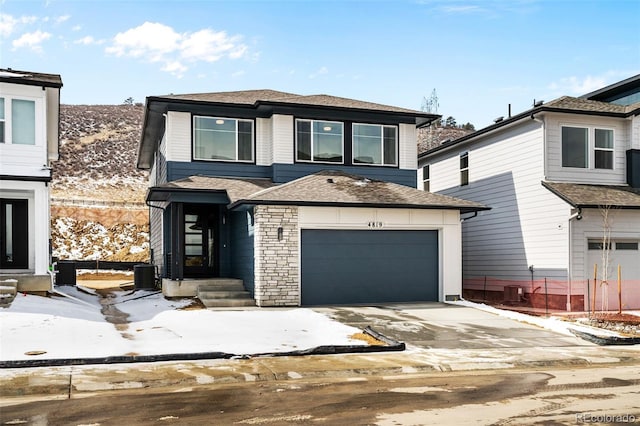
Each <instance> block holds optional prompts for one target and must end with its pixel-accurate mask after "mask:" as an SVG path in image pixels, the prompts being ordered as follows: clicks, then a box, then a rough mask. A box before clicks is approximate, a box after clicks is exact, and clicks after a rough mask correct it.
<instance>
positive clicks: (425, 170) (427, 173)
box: [422, 164, 431, 192]
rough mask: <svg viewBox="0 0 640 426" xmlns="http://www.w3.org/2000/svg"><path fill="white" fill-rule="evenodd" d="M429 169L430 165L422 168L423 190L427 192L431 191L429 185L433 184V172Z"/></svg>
mask: <svg viewBox="0 0 640 426" xmlns="http://www.w3.org/2000/svg"><path fill="white" fill-rule="evenodd" d="M429 169H430V167H429V164H427V165H426V166H424V167H423V168H422V189H423V190H424V191H427V192H429V191H430V190H431V185H430V184H429V183H430V182H431V175H430V173H431V171H430V170H429Z"/></svg>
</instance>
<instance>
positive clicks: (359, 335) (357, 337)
mask: <svg viewBox="0 0 640 426" xmlns="http://www.w3.org/2000/svg"><path fill="white" fill-rule="evenodd" d="M349 338H351V339H355V340H363V341H365V342H367V343H368V344H370V345H376V346H379V345H382V346H384V345H385V343H384V342H381V341H380V340H378V339H376V338H375V337H373V336H371V335H369V334H366V333H356V334H352V335H351V336H349Z"/></svg>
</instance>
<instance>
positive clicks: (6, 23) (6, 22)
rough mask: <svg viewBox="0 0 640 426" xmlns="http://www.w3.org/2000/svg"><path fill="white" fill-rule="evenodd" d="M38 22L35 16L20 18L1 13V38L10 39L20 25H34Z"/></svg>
mask: <svg viewBox="0 0 640 426" xmlns="http://www.w3.org/2000/svg"><path fill="white" fill-rule="evenodd" d="M37 20H38V18H37V17H35V16H20V17H18V18H16V17H14V16H11V15H7V14H6V13H0V36H1V37H8V36H9V35H11V34H13V33H14V32H15V31H16V30H17V28H18V27H19V26H20V25H27V24H33V23H34V22H36V21H37Z"/></svg>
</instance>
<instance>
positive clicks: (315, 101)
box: [158, 89, 425, 115]
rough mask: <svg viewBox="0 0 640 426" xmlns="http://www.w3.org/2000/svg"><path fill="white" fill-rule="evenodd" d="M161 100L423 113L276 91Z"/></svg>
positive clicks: (362, 102) (354, 101) (222, 93)
mask: <svg viewBox="0 0 640 426" xmlns="http://www.w3.org/2000/svg"><path fill="white" fill-rule="evenodd" d="M158 98H162V99H175V100H181V101H196V102H217V103H225V104H239V105H254V104H255V103H257V102H274V103H283V104H295V105H308V106H327V107H335V108H350V109H363V110H368V111H384V112H398V113H407V114H421V115H424V114H425V113H424V112H422V111H417V110H413V109H407V108H400V107H395V106H390V105H383V104H377V103H373V102H366V101H359V100H356V99H348V98H341V97H338V96H330V95H309V96H304V95H297V94H295V93H287V92H279V91H277V90H268V89H262V90H241V91H236V92H214V93H192V94H184V95H167V96H159V97H158Z"/></svg>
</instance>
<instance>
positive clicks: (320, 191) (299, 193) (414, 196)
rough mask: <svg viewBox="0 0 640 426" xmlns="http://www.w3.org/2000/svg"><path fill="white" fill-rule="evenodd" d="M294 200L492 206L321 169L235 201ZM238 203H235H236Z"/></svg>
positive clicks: (459, 207) (465, 208)
mask: <svg viewBox="0 0 640 426" xmlns="http://www.w3.org/2000/svg"><path fill="white" fill-rule="evenodd" d="M234 204H235V205H240V204H249V205H252V204H290V205H320V206H326V205H331V206H338V205H339V206H351V207H363V206H369V207H395V208H420V209H451V210H460V211H462V212H472V211H478V210H488V208H487V207H485V206H483V205H482V204H479V203H475V202H472V201H466V200H461V199H458V198H453V197H449V196H446V195H440V194H434V193H431V192H425V191H420V190H418V189H415V188H410V187H408V186H404V185H399V184H395V183H390V182H384V181H379V180H373V179H366V178H363V177H361V176H355V175H350V174H347V173H343V172H339V171H321V172H318V173H314V174H312V175H308V176H304V177H302V178H299V179H296V180H294V181H291V182H288V183H285V184H282V185H278V186H274V187H271V188H268V189H265V190H263V191H260V192H257V193H255V194H252V195H251V196H249V197H246V198H244V199H242V200H240V201H237V202H236V203H234ZM232 207H234V205H232Z"/></svg>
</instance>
